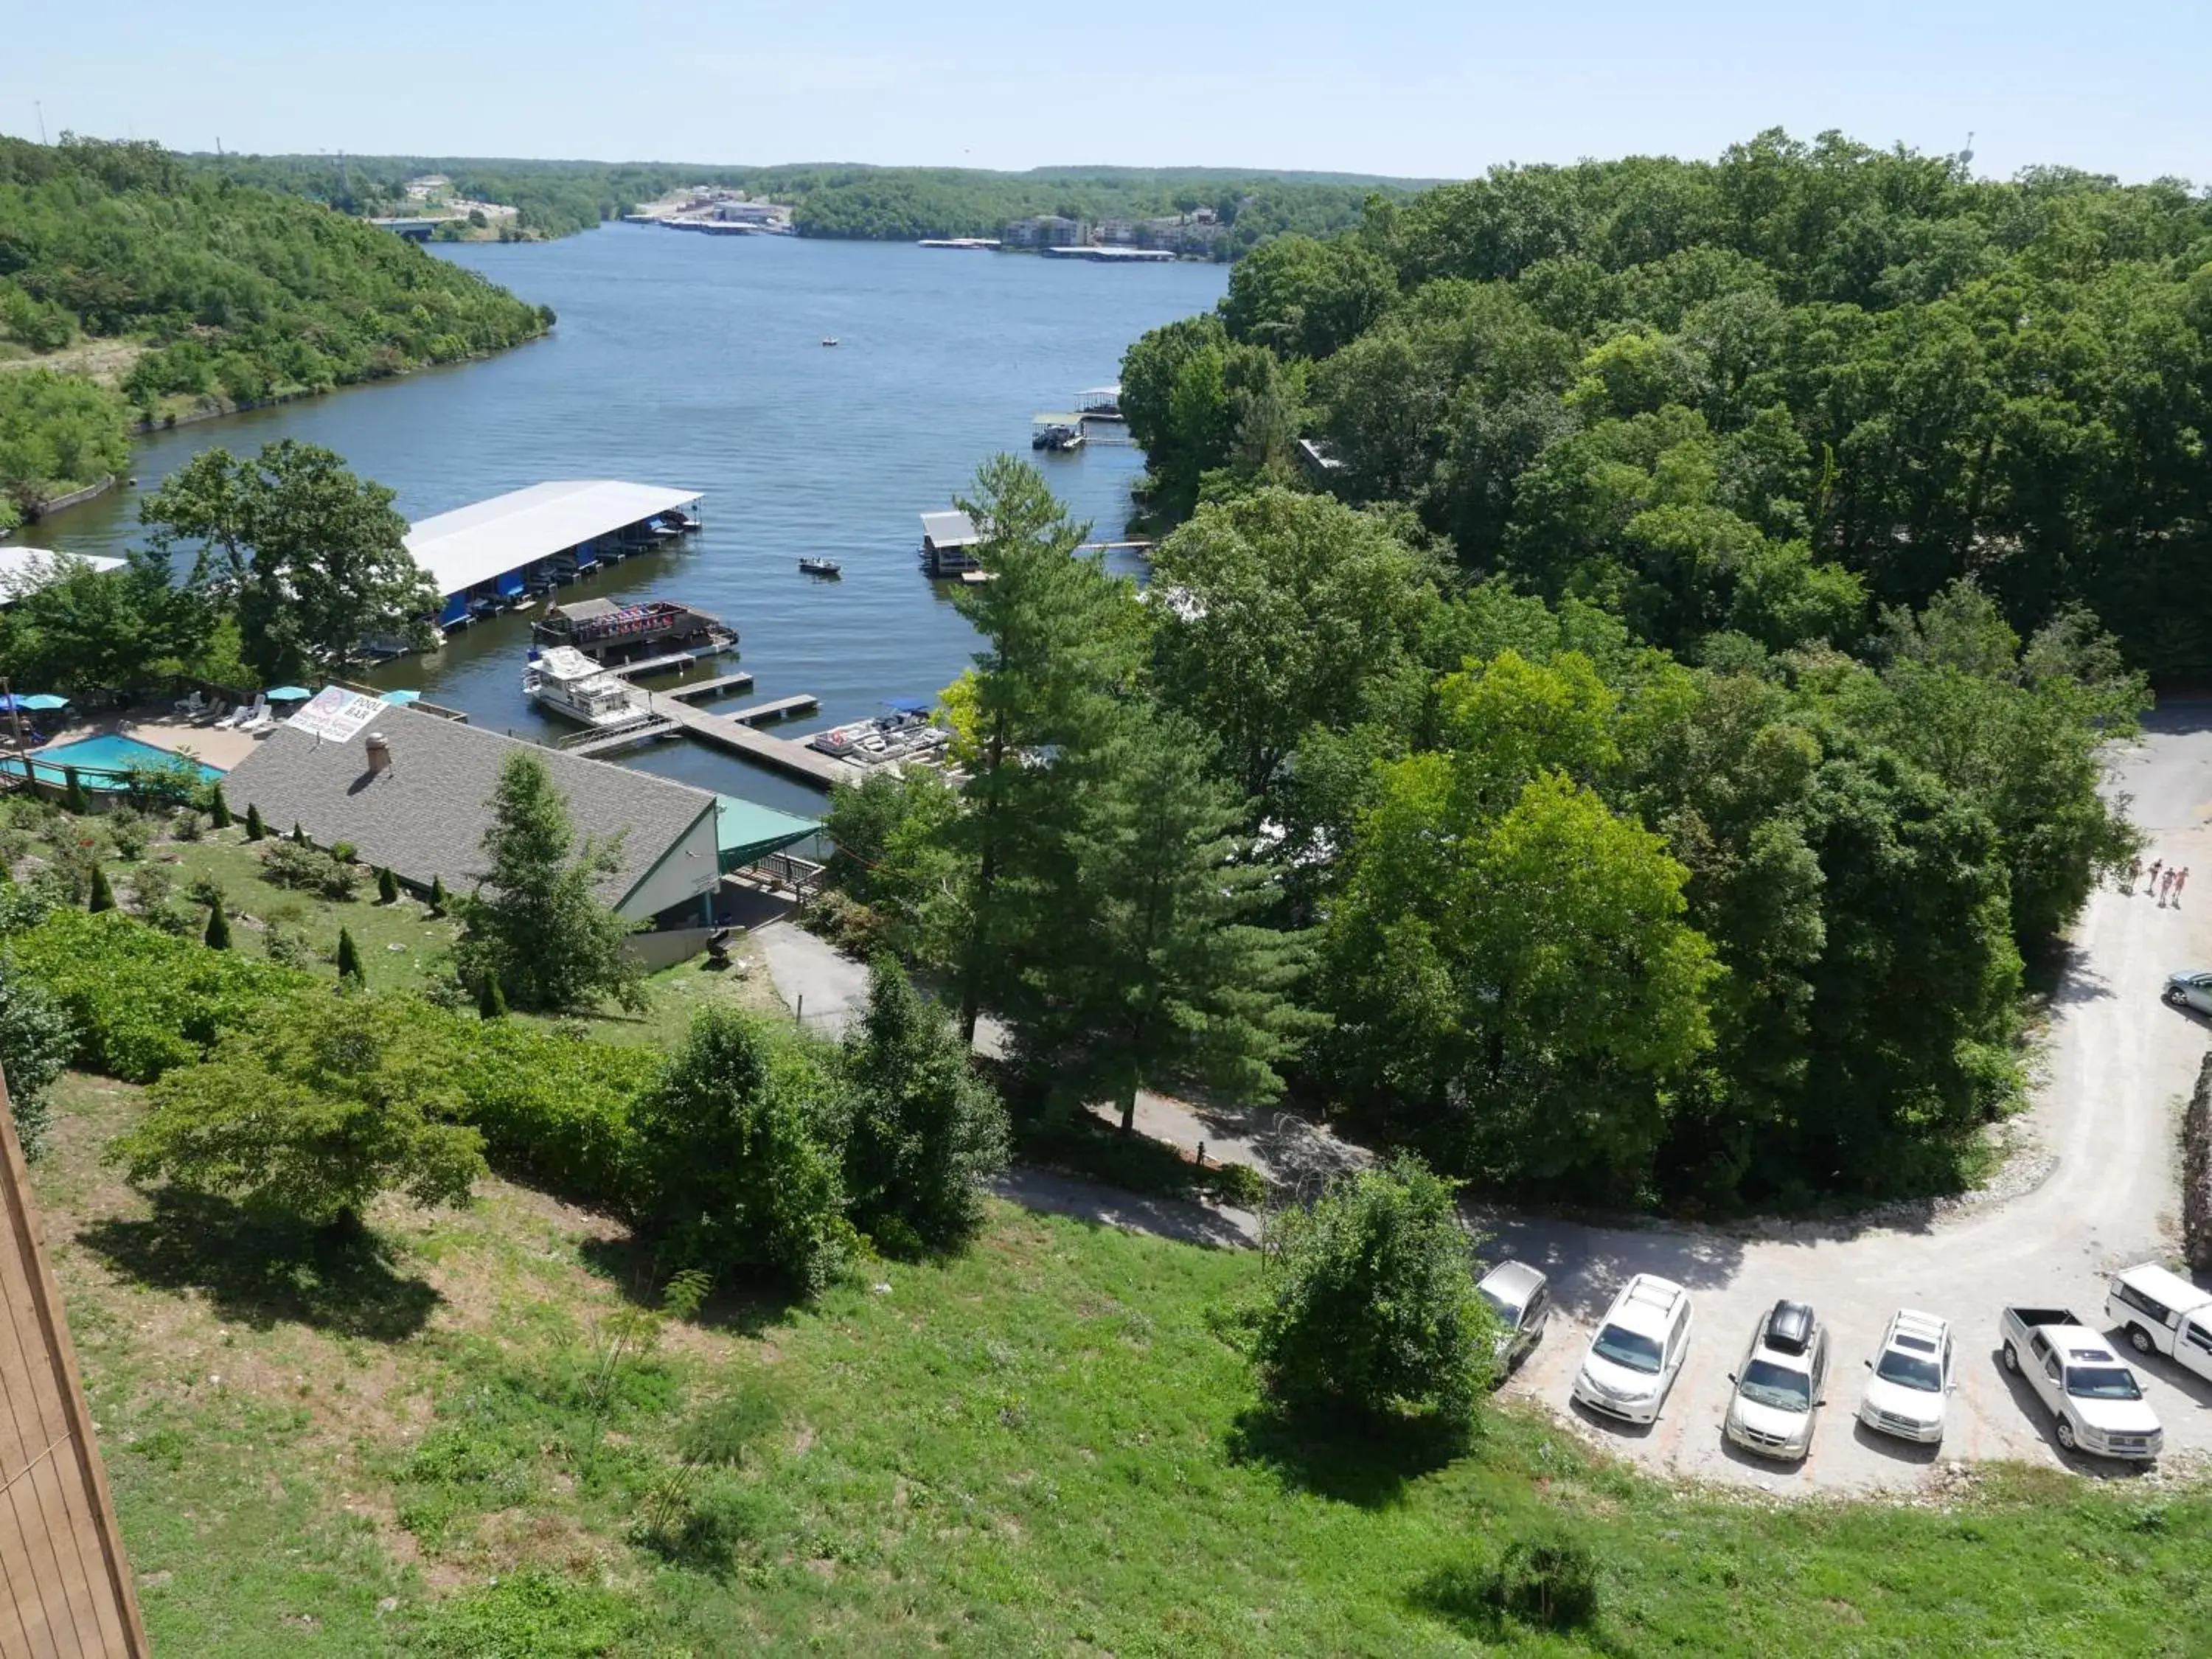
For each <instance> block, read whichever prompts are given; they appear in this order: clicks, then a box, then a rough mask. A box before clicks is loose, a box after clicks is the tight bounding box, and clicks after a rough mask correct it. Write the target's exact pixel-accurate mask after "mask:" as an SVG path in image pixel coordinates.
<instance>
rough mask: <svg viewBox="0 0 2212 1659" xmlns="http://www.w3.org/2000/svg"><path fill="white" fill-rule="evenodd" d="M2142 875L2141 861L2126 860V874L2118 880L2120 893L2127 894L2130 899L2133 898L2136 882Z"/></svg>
mask: <svg viewBox="0 0 2212 1659" xmlns="http://www.w3.org/2000/svg"><path fill="white" fill-rule="evenodd" d="M2141 875H2142V860H2141V859H2130V860H2128V872H2127V874H2126V875H2124V876H2123V877H2121V878H2120V891H2122V892H2123V893H2125V894H2127V895H2128V896H2130V898H2132V897H2133V896H2135V890H2136V878H2138V877H2140V876H2141Z"/></svg>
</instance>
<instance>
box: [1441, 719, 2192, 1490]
mask: <svg viewBox="0 0 2212 1659" xmlns="http://www.w3.org/2000/svg"><path fill="white" fill-rule="evenodd" d="M2149 725H2150V730H2149V732H2148V734H2147V736H2146V738H2145V740H2144V741H2143V742H2142V743H2141V744H2136V745H2135V746H2133V747H2131V748H2130V749H2127V750H2123V751H2120V752H2119V753H2118V754H2117V755H2116V756H2115V757H2114V767H2113V770H2114V773H2115V778H2114V787H2117V788H2118V789H2120V790H2122V791H2124V792H2125V793H2129V794H2130V795H2132V796H2133V797H2134V808H2133V812H2134V816H2135V817H2136V822H2137V823H2140V824H2141V825H2142V827H2143V829H2145V831H2146V832H2147V833H2148V835H2149V836H2150V842H2151V853H2150V856H2152V857H2158V858H2162V859H2166V860H2179V862H2180V863H2182V864H2184V865H2187V866H2191V872H2192V876H2194V875H2196V874H2197V870H2196V866H2200V865H2201V866H2203V874H2205V875H2208V876H2212V828H2209V827H2208V820H2212V704H2208V703H2203V702H2195V703H2179V704H2169V705H2168V706H2166V708H2162V709H2160V711H2159V712H2158V713H2156V714H2154V715H2153V716H2152V717H2151V720H2150V722H2149ZM2191 887H2192V888H2194V887H2195V881H2194V880H2192V882H2191ZM2186 905H2187V908H2180V909H2161V908H2159V907H2158V906H2157V904H2156V903H2155V902H2154V900H2153V899H2152V898H2151V897H2150V896H2148V894H2147V893H2145V892H2143V891H2142V890H2138V891H2137V892H2136V894H2135V895H2133V896H2127V895H2123V894H2121V893H2119V892H2118V891H2116V890H2112V889H2110V888H2107V889H2106V890H2103V891H2101V892H2100V893H2098V894H2097V895H2096V896H2095V897H2094V898H2093V899H2092V900H2091V901H2090V903H2089V907H2088V908H2087V911H2086V913H2085V914H2084V915H2083V916H2082V918H2081V923H2080V925H2079V927H2077V928H2076V930H2075V954H2074V957H2073V959H2072V961H2071V963H2070V964H2069V971H2068V973H2067V975H2066V978H2065V981H2064V982H2063V984H2062V986H2061V987H2060V988H2059V992H2058V994H2057V1000H2056V1003H2055V1006H2053V1008H2052V1011H2051V1030H2050V1033H2049V1045H2048V1048H2047V1052H2046V1054H2045V1064H2044V1066H2043V1068H2042V1069H2043V1075H2042V1076H2041V1078H2040V1079H2039V1083H2038V1086H2037V1089H2036V1095H2035V1105H2034V1108H2033V1111H2032V1112H2031V1113H2030V1114H2029V1115H2027V1118H2026V1119H2025V1120H2024V1121H2023V1122H2022V1124H2021V1135H2022V1139H2023V1141H2024V1147H2023V1150H2022V1152H2021V1154H2020V1155H2019V1156H2018V1157H2017V1158H2015V1160H2014V1164H2013V1166H2012V1169H2011V1170H2010V1172H2009V1174H2008V1178H2001V1179H2000V1181H1999V1182H1997V1183H1996V1188H1995V1190H1993V1191H1992V1192H1991V1193H1990V1194H1987V1195H1984V1196H1982V1197H1981V1198H1979V1199H1978V1201H1974V1202H1970V1203H1968V1204H1966V1205H1963V1206H1956V1207H1955V1208H1954V1209H1952V1210H1951V1211H1949V1212H1948V1213H1927V1214H1917V1215H1911V1214H1909V1215H1905V1216H1903V1217H1899V1218H1891V1219H1889V1220H1887V1221H1886V1222H1885V1223H1883V1224H1882V1225H1857V1226H1838V1227H1820V1226H1805V1227H1798V1228H1791V1227H1787V1226H1783V1225H1776V1226H1772V1227H1770V1228H1767V1229H1765V1230H1764V1231H1760V1232H1757V1233H1754V1234H1753V1235H1751V1236H1737V1235H1731V1234H1729V1233H1726V1232H1723V1231H1717V1230H1704V1229H1688V1228H1677V1227H1665V1226H1655V1227H1650V1228H1614V1227H1594V1226H1582V1225H1575V1224H1572V1223H1565V1222H1559V1221H1551V1220H1545V1219H1540V1218H1539V1219H1532V1218H1516V1217H1515V1216H1512V1215H1510V1214H1504V1213H1497V1214H1486V1215H1485V1216H1484V1218H1483V1221H1484V1225H1486V1227H1487V1228H1488V1230H1489V1231H1492V1233H1493V1234H1494V1235H1495V1236H1496V1243H1494V1244H1493V1245H1492V1246H1491V1247H1490V1249H1489V1250H1488V1251H1486V1254H1488V1255H1492V1256H1496V1255H1512V1256H1517V1257H1519V1258H1520V1259H1521V1260H1522V1261H1530V1262H1534V1264H1536V1265H1537V1266H1539V1267H1542V1268H1544V1269H1545V1270H1546V1271H1547V1273H1550V1274H1551V1275H1552V1278H1553V1283H1554V1285H1556V1286H1557V1288H1558V1292H1559V1306H1560V1311H1561V1314H1562V1315H1563V1316H1564V1317H1560V1318H1555V1319H1554V1321H1553V1326H1552V1329H1551V1331H1550V1332H1549V1333H1548V1334H1547V1336H1546V1337H1545V1340H1544V1341H1543V1342H1542V1344H1541V1346H1539V1347H1538V1349H1537V1350H1536V1352H1534V1354H1532V1355H1531V1356H1530V1357H1529V1358H1528V1362H1527V1363H1526V1364H1524V1365H1523V1366H1522V1369H1521V1370H1520V1372H1519V1374H1518V1375H1517V1376H1515V1377H1514V1378H1513V1380H1512V1381H1511V1382H1510V1383H1509V1384H1508V1385H1507V1392H1508V1393H1509V1394H1510V1395H1517V1396H1521V1397H1524V1398H1529V1399H1534V1400H1536V1401H1541V1402H1542V1403H1543V1404H1545V1405H1546V1406H1547V1407H1552V1408H1553V1409H1555V1410H1556V1411H1558V1412H1559V1413H1560V1414H1561V1415H1562V1417H1563V1418H1565V1419H1567V1420H1569V1421H1571V1423H1572V1424H1573V1425H1575V1427H1576V1429H1577V1431H1578V1432H1580V1433H1582V1434H1583V1435H1584V1436H1586V1437H1589V1439H1591V1440H1593V1441H1595V1442H1598V1443H1602V1444H1604V1445H1606V1446H1607V1447H1608V1448H1610V1449H1613V1450H1614V1451H1615V1452H1617V1453H1619V1454H1620V1455H1625V1456H1627V1457H1630V1458H1632V1459H1634V1460H1635V1461H1637V1462H1640V1463H1643V1464H1645V1465H1647V1466H1649V1467H1650V1468H1655V1469H1658V1470H1662V1471H1666V1472H1669V1473H1674V1474H1681V1475H1685V1476H1691V1477H1695V1478H1698V1479H1703V1480H1720V1481H1732V1482H1737V1483H1743V1484H1752V1485H1757V1486H1765V1487H1768V1488H1770V1489H1771V1490H1774V1491H1776V1492H1785V1493H1787V1492H1809V1491H1815V1490H1822V1491H1825V1490H1844V1491H1848V1490H1866V1489H1869V1488H1875V1487H1881V1486H1909V1485H1917V1484H1918V1483H1919V1482H1921V1481H1922V1480H1925V1479H1927V1477H1928V1475H1929V1470H1930V1468H1931V1467H1932V1466H1933V1465H1935V1464H1936V1463H1937V1462H1939V1461H1940V1462H1950V1461H1952V1460H1954V1459H1955V1460H1966V1461H1968V1462H1972V1461H1975V1460H1978V1459H1984V1458H2019V1459H2023V1460H2026V1461H2028V1462H2042V1463H2049V1464H2058V1463H2062V1462H2063V1463H2065V1464H2068V1465H2069V1466H2071V1467H2074V1468H2080V1469H2082V1470H2084V1471H2086V1472H2090V1473H2095V1474H2109V1475H2112V1476H2114V1477H2116V1478H2129V1477H2130V1475H2134V1474H2139V1473H2140V1472H2139V1471H2136V1470H2133V1469H2131V1468H2129V1467H2127V1466H2124V1465H2119V1464H2113V1463H2107V1462H2103V1461H2102V1460H2100V1459H2095V1458H2071V1457H2064V1456H2062V1455H2061V1454H2060V1453H2059V1451H2058V1449H2057V1445H2056V1444H2055V1443H2053V1442H2052V1440H2051V1424H2050V1419H2049V1417H2048V1415H2047V1414H2046V1413H2045V1412H2044V1411H2043V1410H2042V1408H2041V1407H2040V1406H2039V1405H2038V1404H2037V1403H2036V1402H2035V1401H2033V1399H2032V1397H2031V1396H2030V1395H2028V1393H2027V1390H2026V1389H2025V1388H2024V1387H2023V1386H2021V1384H2019V1383H2015V1382H2014V1381H2013V1380H2011V1379H2010V1378H2008V1376H2006V1374H2005V1372H2004V1370H2002V1366H2001V1364H1999V1361H1998V1358H1997V1352H1998V1340H1997V1316H1998V1313H1999V1310H2001V1309H2002V1307H2003V1306H2004V1305H2005V1304H2008V1303H2033V1304H2044V1305H2063V1306H2066V1307H2069V1308H2071V1309H2073V1310H2075V1312H2077V1313H2079V1314H2081V1316H2082V1317H2083V1318H2084V1320H2085V1321H2086V1322H2088V1323H2089V1324H2091V1325H2092V1326H2093V1327H2096V1328H2103V1327H2104V1323H2105V1322H2104V1316H2103V1315H2104V1301H2105V1279H2106V1275H2107V1274H2109V1273H2111V1272H2112V1270H2113V1269H2115V1268H2118V1267H2126V1266H2129V1265H2130V1264H2132V1263H2134V1262H2137V1261H2146V1260H2148V1259H2152V1258H2166V1259H2171V1258H2172V1257H2173V1256H2174V1255H2175V1241H2176V1228H2177V1225H2178V1217H2179V1189H2178V1187H2177V1184H2176V1183H2177V1177H2178V1169H2179V1158H2178V1153H2177V1147H2176V1129H2177V1126H2178V1123H2179V1112H2180V1103H2181V1101H2182V1098H2183V1097H2184V1096H2185V1093H2186V1091H2188V1089H2189V1088H2190V1087H2191V1085H2192V1084H2193V1083H2194V1081H2195V1079H2196V1074H2197V1066H2198V1064H2199V1062H2200V1061H2201V1060H2202V1059H2203V1055H2204V1052H2205V1048H2206V1044H2207V1036H2208V1032H2207V1029H2206V1026H2205V1024H2204V1023H2203V1021H2202V1020H2201V1019H2199V1018H2197V1017H2195V1016H2192V1015H2190V1014H2185V1013H2181V1012H2176V1011H2175V1010H2173V1009H2171V1008H2168V1007H2166V1006H2165V1004H2164V1003H2163V1002H2161V1001H2160V997H2159V992H2160V987H2161V985H2162V983H2163V981H2164V980H2165V976H2166V974H2167V973H2168V972H2170V971H2171V970H2172V969H2175V968H2179V967H2183V966H2186V965H2199V966H2202V965H2206V964H2208V963H2212V895H2208V896H2206V897H2205V898H2203V899H2201V900H2200V899H2199V898H2198V897H2197V896H2196V894H2195V892H2194V891H2192V892H2191V894H2190V896H2188V898H2187V900H2186ZM2038 1177H2040V1179H2038ZM2029 1182H2033V1183H2034V1184H2033V1187H2032V1189H2031V1190H2026V1191H2014V1190H2012V1189H2015V1188H2019V1187H2021V1186H2023V1185H2026V1184H2027V1183H2029ZM2008 1192H2010V1194H2011V1195H2009V1196H2008V1195H2007V1194H2008ZM1634 1273H1662V1274H1664V1275H1666V1276H1667V1277H1668V1278H1670V1279H1676V1280H1678V1281H1680V1283H1682V1284H1684V1285H1687V1286H1688V1287H1689V1289H1690V1291H1691V1292H1692V1297H1693V1298H1694V1306H1695V1310H1696V1313H1695V1318H1696V1327H1695V1333H1694V1335H1693V1338H1692V1345H1691V1351H1690V1357H1689V1359H1688V1361H1687V1362H1686V1364H1685V1365H1684V1366H1683V1369H1682V1372H1681V1375H1680V1378H1679V1379H1678V1380H1677V1381H1676V1383H1675V1385H1674V1392H1673V1394H1672V1395H1670V1396H1669V1398H1668V1402H1667V1407H1666V1409H1665V1411H1664V1412H1663V1413H1662V1414H1661V1416H1660V1419H1659V1420H1658V1422H1657V1423H1656V1424H1654V1425H1652V1426H1651V1427H1650V1428H1648V1429H1637V1428H1630V1427H1628V1426H1626V1425H1620V1424H1614V1423H1612V1422H1610V1421H1608V1420H1607V1419H1600V1418H1598V1417H1595V1416H1594V1415H1592V1414H1591V1413H1587V1412H1585V1411H1583V1409H1582V1408H1581V1407H1578V1406H1575V1405H1571V1404H1570V1402H1569V1401H1568V1387H1569V1384H1570V1383H1571V1382H1572V1380H1573V1377H1574V1374H1575V1370H1576V1367H1577V1365H1578V1364H1580V1363H1581V1359H1582V1356H1583V1351H1584V1348H1585V1346H1587V1342H1588V1339H1589V1335H1590V1333H1591V1328H1592V1325H1593V1323H1594V1322H1595V1320H1596V1319H1597V1318H1598V1317H1600V1316H1601V1315H1602V1314H1603V1313H1604V1311H1605V1308H1606V1306H1607V1303H1608V1302H1609V1301H1610V1300H1611V1298H1612V1296H1613V1291H1615V1290H1616V1289H1617V1288H1618V1287H1619V1286H1620V1285H1621V1284H1622V1283H1623V1282H1625V1281H1626V1279H1628V1278H1629V1277H1630V1276H1631V1275H1632V1274H1634ZM1783 1296H1789V1297H1797V1298H1800V1299H1802V1300H1805V1301H1808V1302H1810V1303H1812V1304H1814V1307H1815V1308H1816V1309H1818V1310H1819V1311H1820V1316H1821V1317H1822V1319H1824V1320H1825V1321H1826V1322H1827V1324H1828V1327H1829V1329H1830V1333H1831V1340H1832V1343H1833V1344H1834V1357H1833V1359H1832V1364H1831V1368H1830V1381H1829V1387H1828V1395H1827V1398H1828V1402H1829V1403H1828V1408H1827V1410H1826V1411H1825V1412H1823V1413H1821V1421H1820V1425H1819V1428H1818V1431H1817V1432H1816V1433H1815V1435H1814V1445H1813V1453H1812V1455H1811V1456H1810V1457H1808V1459H1807V1460H1806V1461H1805V1462H1804V1464H1803V1465H1802V1467H1800V1468H1791V1467H1789V1466H1786V1465H1781V1464H1770V1463H1768V1462H1765V1461H1764V1460H1760V1459H1757V1458H1753V1457H1751V1456H1749V1455H1747V1454H1745V1453H1743V1452H1741V1451H1740V1450H1738V1449H1736V1448H1735V1447H1734V1446H1731V1445H1729V1444H1728V1443H1725V1442H1724V1441H1723V1439H1722V1437H1721V1419H1722V1416H1723V1413H1724V1412H1725V1411H1726V1410H1727V1407H1728V1400H1729V1381H1728V1373H1729V1371H1730V1370H1732V1369H1734V1367H1735V1364H1736V1362H1737V1360H1738V1359H1739V1358H1741V1355H1742V1352H1743V1349H1744V1345H1745V1343H1746V1341H1747V1340H1748V1338H1749V1336H1750V1334H1751V1331H1752V1328H1753V1325H1754V1324H1755V1322H1757V1320H1758V1319H1759V1316H1760V1315H1761V1314H1762V1313H1763V1312H1765V1310H1766V1309H1767V1308H1769V1307H1771V1305H1772V1304H1773V1303H1774V1301H1775V1299H1776V1298H1777V1297H1783ZM1900 1306H1905V1307H1916V1308H1923V1309H1926V1310H1929V1312H1932V1313H1936V1314H1941V1315H1942V1316H1944V1317H1945V1318H1947V1319H1949V1320H1950V1321H1951V1322H1952V1323H1953V1326H1954V1329H1955V1331H1956V1333H1957V1335H1958V1338H1959V1344H1960V1346H1959V1354H1960V1364H1959V1381H1960V1386H1959V1390H1958V1393H1957V1394H1956V1395H1954V1397H1953V1399H1952V1401H1951V1414H1950V1426H1949V1431H1948V1434H1947V1436H1946V1437H1945V1439H1944V1442H1943V1444H1942V1447H1941V1448H1940V1449H1935V1448H1925V1447H1921V1448H1916V1447H1911V1446H1908V1445H1905V1443H1902V1442H1898V1441H1893V1440H1891V1439H1889V1438H1887V1437H1884V1436H1880V1435H1876V1434H1873V1433H1871V1432H1869V1431H1867V1430H1866V1429H1864V1428H1863V1427H1861V1426H1860V1425H1859V1424H1858V1422H1857V1407H1858V1401H1859V1395H1860V1389H1861V1385H1862V1383H1863V1380H1864V1378H1865V1376H1866V1371H1865V1369H1864V1367H1863V1361H1864V1360H1865V1359H1866V1358H1868V1357H1869V1356H1870V1355H1871V1354H1872V1352H1873V1351H1874V1346H1875V1343H1876V1342H1877V1341H1878V1340H1880V1339H1881V1333H1882V1329H1883V1327H1884V1326H1885V1324H1886V1323H1887V1321H1888V1318H1889V1316H1890V1315H1891V1314H1892V1313H1893V1312H1894V1311H1895V1310H1897V1309H1898V1308H1899V1307H1900ZM2136 1369H2137V1370H2138V1371H2139V1372H2140V1373H2141V1374H2142V1377H2143V1381H2144V1386H2145V1389H2146V1390H2147V1391H2148V1395H2149V1396H2150V1399H2151V1401H2152V1403H2153V1404H2154V1407H2156V1409H2157V1412H2158V1414H2159V1418H2160V1422H2161V1423H2162V1424H2163V1425H2165V1428H2166V1457H2165V1459H2164V1460H2163V1466H2164V1467H2165V1468H2168V1469H2172V1468H2177V1467H2183V1466H2186V1465H2189V1464H2190V1463H2191V1462H2197V1461H2200V1460H2206V1459H2208V1458H2212V1384H2208V1383H2203V1382H2202V1381H2200V1380H2199V1379H2197V1378H2196V1377H2194V1376H2190V1375H2188V1374H2187V1373H2185V1372H2184V1371H2181V1370H2179V1369H2177V1368H2176V1367H2174V1366H2173V1365H2172V1364H2170V1363H2169V1362H2167V1361H2166V1360H2164V1359H2159V1358H2152V1359H2148V1360H2141V1361H2138V1362H2137V1364H2136Z"/></svg>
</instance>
